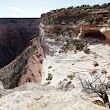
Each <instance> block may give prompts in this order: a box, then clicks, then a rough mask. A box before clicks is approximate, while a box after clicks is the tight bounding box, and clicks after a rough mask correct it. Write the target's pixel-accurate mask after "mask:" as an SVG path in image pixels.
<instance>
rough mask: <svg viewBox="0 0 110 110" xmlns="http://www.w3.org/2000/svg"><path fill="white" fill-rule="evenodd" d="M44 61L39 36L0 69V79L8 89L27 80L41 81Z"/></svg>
mask: <svg viewBox="0 0 110 110" xmlns="http://www.w3.org/2000/svg"><path fill="white" fill-rule="evenodd" d="M42 61H43V49H42V44H41V40H40V38H39V37H38V38H35V39H34V40H33V41H31V43H30V45H29V46H28V47H27V48H26V49H25V50H24V51H23V52H22V53H21V55H19V56H18V57H17V58H16V59H15V60H14V61H12V62H11V63H10V64H9V65H7V66H5V67H4V68H2V69H1V70H0V81H1V82H2V83H3V85H4V87H5V88H7V89H9V88H14V87H16V86H18V85H19V86H20V85H22V84H24V83H26V82H37V83H40V81H41V65H42Z"/></svg>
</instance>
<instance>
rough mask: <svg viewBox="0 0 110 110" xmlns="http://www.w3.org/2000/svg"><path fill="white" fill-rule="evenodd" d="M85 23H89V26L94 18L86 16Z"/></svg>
mask: <svg viewBox="0 0 110 110" xmlns="http://www.w3.org/2000/svg"><path fill="white" fill-rule="evenodd" d="M85 21H86V22H89V23H90V24H92V23H93V21H94V18H93V17H92V16H87V17H86V20H85Z"/></svg>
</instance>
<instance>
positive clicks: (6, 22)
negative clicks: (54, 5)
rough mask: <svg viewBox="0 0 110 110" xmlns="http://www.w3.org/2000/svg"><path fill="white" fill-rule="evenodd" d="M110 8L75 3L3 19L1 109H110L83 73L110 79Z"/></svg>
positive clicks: (106, 81) (90, 77) (0, 31)
mask: <svg viewBox="0 0 110 110" xmlns="http://www.w3.org/2000/svg"><path fill="white" fill-rule="evenodd" d="M109 11H110V9H109V8H103V9H98V8H96V9H94V8H92V7H89V8H87V7H86V8H85V7H79V8H78V7H76V8H73V7H69V8H67V9H66V8H62V9H57V10H52V11H50V12H47V13H44V14H42V15H41V18H0V110H10V109H12V110H51V109H53V110H54V109H55V110H67V109H68V110H73V109H74V110H88V109H89V110H93V109H94V110H108V108H107V107H108V106H107V105H106V104H105V103H104V102H103V100H102V99H101V98H100V97H99V96H98V95H97V94H96V93H87V92H86V91H85V89H84V88H83V86H82V85H81V82H80V80H79V79H78V78H79V77H81V78H82V79H83V80H85V79H88V80H93V79H94V77H95V76H100V79H99V80H98V81H96V84H97V85H98V84H99V83H101V81H102V82H104V84H108V85H109V83H110V47H109V45H110V25H109V20H110V12H109ZM94 13H95V14H94ZM88 16H89V17H90V18H88ZM104 78H105V79H104ZM93 82H95V81H93ZM108 85H107V87H108ZM95 86H96V85H95ZM109 86H110V85H109ZM76 91H77V92H76ZM106 92H107V94H108V98H110V87H108V88H107V91H106ZM13 103H14V105H13ZM94 103H95V104H94ZM105 107H106V108H105Z"/></svg>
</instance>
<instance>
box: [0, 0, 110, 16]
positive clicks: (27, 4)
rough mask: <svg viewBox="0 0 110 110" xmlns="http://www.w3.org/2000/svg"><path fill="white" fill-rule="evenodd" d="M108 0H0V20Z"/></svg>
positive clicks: (38, 14) (109, 0)
mask: <svg viewBox="0 0 110 110" xmlns="http://www.w3.org/2000/svg"><path fill="white" fill-rule="evenodd" d="M108 2H110V0H0V18H4V17H21V18H22V17H40V16H41V14H42V13H45V12H48V11H50V10H54V9H59V8H67V7H70V6H74V7H75V6H80V5H83V4H87V5H94V4H103V3H108Z"/></svg>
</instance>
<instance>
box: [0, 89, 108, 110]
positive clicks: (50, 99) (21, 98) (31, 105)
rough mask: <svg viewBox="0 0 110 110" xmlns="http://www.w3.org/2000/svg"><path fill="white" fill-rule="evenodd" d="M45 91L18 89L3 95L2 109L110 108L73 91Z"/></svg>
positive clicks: (91, 109)
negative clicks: (96, 103)
mask: <svg viewBox="0 0 110 110" xmlns="http://www.w3.org/2000/svg"><path fill="white" fill-rule="evenodd" d="M36 89H37V88H36ZM42 90H44V89H42ZM43 92H44V93H41V92H40V91H37V92H36V91H19V92H18V91H16V92H13V93H11V94H8V95H6V96H3V97H2V98H0V110H109V109H107V108H105V107H102V106H98V105H95V104H93V103H92V102H90V100H89V99H88V98H87V97H85V96H83V95H82V96H77V95H75V93H74V92H73V91H69V92H68V91H66V92H65V91H56V90H54V91H50V92H49V91H48V93H45V91H43ZM81 97H85V98H86V99H84V98H81Z"/></svg>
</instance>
